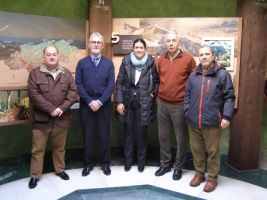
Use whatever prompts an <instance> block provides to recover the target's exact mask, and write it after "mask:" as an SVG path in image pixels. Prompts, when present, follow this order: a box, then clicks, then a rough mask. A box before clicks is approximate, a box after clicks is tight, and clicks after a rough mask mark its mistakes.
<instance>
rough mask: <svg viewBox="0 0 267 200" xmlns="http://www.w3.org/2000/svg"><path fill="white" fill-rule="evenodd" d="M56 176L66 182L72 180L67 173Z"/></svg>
mask: <svg viewBox="0 0 267 200" xmlns="http://www.w3.org/2000/svg"><path fill="white" fill-rule="evenodd" d="M56 175H57V176H59V177H60V178H61V179H63V180H65V181H66V180H69V179H70V177H69V175H68V174H66V172H65V171H62V172H59V173H56Z"/></svg>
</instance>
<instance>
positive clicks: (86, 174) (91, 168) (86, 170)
mask: <svg viewBox="0 0 267 200" xmlns="http://www.w3.org/2000/svg"><path fill="white" fill-rule="evenodd" d="M93 169H94V167H93V166H89V167H85V168H83V171H82V176H88V175H89V174H90V171H92V170H93Z"/></svg>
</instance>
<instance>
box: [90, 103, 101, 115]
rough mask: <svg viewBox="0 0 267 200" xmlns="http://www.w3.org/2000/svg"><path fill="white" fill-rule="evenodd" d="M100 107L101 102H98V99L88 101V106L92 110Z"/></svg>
mask: <svg viewBox="0 0 267 200" xmlns="http://www.w3.org/2000/svg"><path fill="white" fill-rule="evenodd" d="M100 107H101V104H100V103H98V101H92V102H91V103H90V108H91V109H92V111H94V112H96V111H98V110H99V108H100Z"/></svg>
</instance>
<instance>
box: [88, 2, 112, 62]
mask: <svg viewBox="0 0 267 200" xmlns="http://www.w3.org/2000/svg"><path fill="white" fill-rule="evenodd" d="M87 32H88V33H89V35H90V33H92V32H99V33H101V34H102V35H103V37H104V40H105V48H104V50H103V52H102V53H103V55H105V56H106V57H108V58H110V59H111V57H112V51H111V33H112V0H89V30H88V31H87ZM88 37H89V36H88Z"/></svg>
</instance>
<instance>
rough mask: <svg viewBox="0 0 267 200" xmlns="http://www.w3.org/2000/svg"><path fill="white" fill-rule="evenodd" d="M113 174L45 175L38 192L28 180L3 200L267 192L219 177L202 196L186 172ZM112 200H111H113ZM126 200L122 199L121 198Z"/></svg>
mask: <svg viewBox="0 0 267 200" xmlns="http://www.w3.org/2000/svg"><path fill="white" fill-rule="evenodd" d="M111 169H112V174H111V175H110V176H105V175H104V174H103V172H102V171H101V169H100V168H99V167H95V168H94V170H93V171H92V172H91V174H90V175H88V176H87V177H82V176H81V171H82V169H72V170H67V173H68V174H69V176H70V180H68V181H64V180H61V179H60V178H59V177H58V176H55V174H54V173H48V174H44V175H43V176H42V178H41V179H40V181H39V182H38V186H37V187H36V188H35V189H29V188H28V181H29V178H24V179H21V180H17V181H13V182H10V183H7V184H4V185H1V186H0V199H1V200H20V199H21V200H24V199H25V200H26V199H27V200H32V199H38V200H41V199H45V200H47V199H49V200H50V199H58V198H61V197H63V196H65V195H67V194H69V193H71V192H73V191H75V190H77V189H88V188H104V187H119V186H131V185H144V184H148V185H153V186H157V187H160V188H164V189H168V190H172V191H176V192H179V193H183V194H187V195H191V196H195V197H199V198H203V199H212V200H220V199H223V200H231V199H235V200H236V199H242V200H261V199H262V200H265V199H266V198H267V189H265V188H262V187H259V186H256V185H252V184H249V183H246V182H242V181H239V180H235V179H231V178H227V177H224V176H220V177H219V181H218V187H217V188H216V190H215V191H214V192H211V193H206V192H203V186H204V183H202V184H201V185H200V186H198V187H196V188H193V187H190V186H189V182H190V180H191V178H192V177H193V175H194V172H193V171H191V170H184V172H183V177H182V179H181V180H179V181H173V180H172V172H170V173H167V174H165V175H164V176H162V177H156V176H154V172H155V171H156V169H157V167H146V168H145V171H144V172H143V173H139V172H138V170H137V167H136V166H134V167H132V169H131V171H129V172H125V171H124V168H123V166H112V168H111ZM111 199H112V198H109V200H111ZM122 200H123V197H122Z"/></svg>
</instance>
